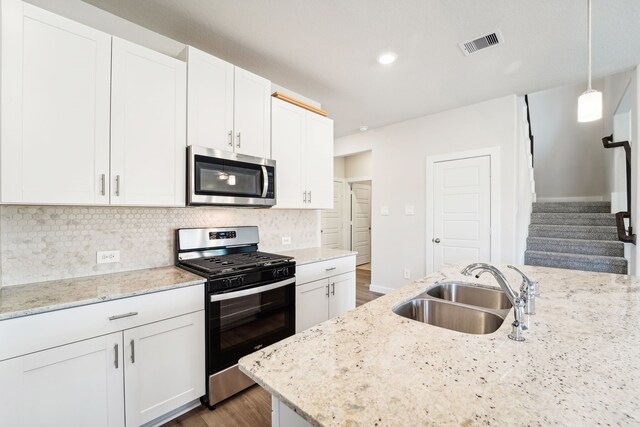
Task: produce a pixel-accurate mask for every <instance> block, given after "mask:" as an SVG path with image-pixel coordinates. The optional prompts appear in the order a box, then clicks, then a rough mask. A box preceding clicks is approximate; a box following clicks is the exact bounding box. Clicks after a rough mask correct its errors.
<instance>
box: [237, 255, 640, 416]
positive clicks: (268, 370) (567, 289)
mask: <svg viewBox="0 0 640 427" xmlns="http://www.w3.org/2000/svg"><path fill="white" fill-rule="evenodd" d="M522 269H523V271H524V272H525V273H527V274H528V275H529V276H530V277H531V278H533V279H536V280H538V281H539V282H540V289H541V296H540V297H538V298H537V300H536V314H535V315H534V316H529V317H530V319H529V325H530V330H528V331H524V336H525V338H526V341H524V342H515V341H512V340H510V339H508V338H507V334H508V333H509V331H510V330H511V322H512V321H513V312H512V311H511V312H510V314H509V316H508V317H507V318H506V320H505V322H504V323H503V325H502V326H501V327H500V328H499V329H498V330H497V331H496V332H494V333H493V334H489V335H469V334H463V333H460V332H456V331H450V330H447V329H442V328H438V327H435V326H431V325H427V324H422V323H419V322H416V321H413V320H409V319H405V318H403V317H400V316H398V315H396V314H394V313H393V312H392V311H391V310H392V308H393V307H395V306H397V305H398V304H399V303H401V302H404V301H406V300H408V299H410V298H412V297H414V296H416V295H417V294H419V293H421V292H423V291H424V290H425V289H426V288H427V287H429V286H430V285H432V284H433V283H435V282H436V281H439V280H442V279H447V280H463V281H466V282H469V281H476V282H478V283H484V284H491V285H495V282H494V281H493V278H492V277H491V276H490V275H489V274H485V275H483V276H482V277H481V278H480V279H472V278H470V277H465V276H462V275H461V274H459V270H460V269H459V268H448V269H444V270H443V271H442V272H440V273H436V274H433V275H429V276H427V277H426V278H424V279H422V280H420V281H417V282H414V283H412V284H410V285H407V286H404V287H403V288H401V289H399V290H397V291H396V292H393V293H391V294H388V295H385V296H382V297H380V298H378V299H376V300H374V301H372V302H370V303H368V304H365V305H363V306H361V307H359V308H357V309H356V310H352V311H350V312H348V313H346V314H344V315H342V316H339V317H336V318H334V319H331V320H329V321H326V322H324V323H322V324H320V325H317V326H315V327H312V328H310V329H308V330H306V331H304V332H302V333H299V334H296V335H294V336H292V337H290V338H287V339H285V340H283V341H281V342H279V343H277V344H274V345H272V346H270V347H267V348H265V349H262V350H259V351H257V352H255V353H253V354H251V355H248V356H245V357H244V358H242V359H240V362H239V366H240V370H241V371H243V372H244V373H246V374H248V375H249V376H250V377H251V378H253V379H254V380H255V381H256V382H257V383H258V384H260V385H261V386H263V387H264V388H265V389H267V390H268V391H269V392H271V393H272V394H273V395H274V396H275V397H277V398H278V399H280V400H281V401H282V402H283V403H285V404H286V405H288V406H289V407H291V408H292V409H294V410H295V411H296V412H297V413H298V414H300V415H301V416H302V417H303V418H305V419H306V420H308V421H309V422H311V423H312V424H314V425H321V426H345V425H348V426H399V425H402V426H413V425H430V424H433V425H480V424H485V425H486V424H489V425H513V424H515V425H549V424H560V425H595V424H618V425H638V424H639V423H640V357H638V353H639V349H640V328H639V325H640V278H639V277H631V276H621V275H615V274H602V273H590V272H580V271H570V270H560V269H550V268H542V267H528V266H527V267H522ZM501 270H502V271H503V272H504V273H505V274H506V275H507V277H508V278H509V281H510V282H511V283H512V284H514V285H517V286H519V284H520V278H519V276H517V275H516V274H514V272H512V271H511V270H509V269H506V268H502V267H501ZM485 276H486V277H485Z"/></svg>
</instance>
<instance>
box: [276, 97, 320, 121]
mask: <svg viewBox="0 0 640 427" xmlns="http://www.w3.org/2000/svg"><path fill="white" fill-rule="evenodd" d="M271 96H273V97H274V98H277V99H281V100H283V101H285V102H288V103H290V104H293V105H297V106H298V107H300V108H304V109H305V110H309V111H311V112H312V113H316V114H320V115H321V116H323V117H327V116H328V115H329V113H327V112H326V111H324V110H321V109H320V108H316V107H314V106H313V105H309V104H305V103H304V102H301V101H298V100H297V99H294V98H291V97H289V96H287V95H285V94H283V93H282V92H274V93H273V94H272V95H271Z"/></svg>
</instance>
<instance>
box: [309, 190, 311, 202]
mask: <svg viewBox="0 0 640 427" xmlns="http://www.w3.org/2000/svg"><path fill="white" fill-rule="evenodd" d="M309 203H311V191H309Z"/></svg>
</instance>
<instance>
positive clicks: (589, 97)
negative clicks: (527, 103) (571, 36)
mask: <svg viewBox="0 0 640 427" xmlns="http://www.w3.org/2000/svg"><path fill="white" fill-rule="evenodd" d="M587 2H588V3H587V8H588V15H587V16H588V18H587V19H588V24H587V27H588V40H589V67H588V72H589V83H588V85H587V90H586V91H585V92H584V93H583V94H582V95H580V97H579V98H578V121H579V122H581V123H584V122H592V121H594V120H600V119H601V118H602V92H598V91H597V90H593V89H591V0H587Z"/></svg>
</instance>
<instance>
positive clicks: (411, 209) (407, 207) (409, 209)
mask: <svg viewBox="0 0 640 427" xmlns="http://www.w3.org/2000/svg"><path fill="white" fill-rule="evenodd" d="M404 214H405V215H415V214H416V208H415V206H413V205H405V207H404Z"/></svg>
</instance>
